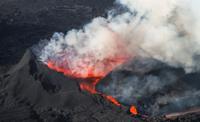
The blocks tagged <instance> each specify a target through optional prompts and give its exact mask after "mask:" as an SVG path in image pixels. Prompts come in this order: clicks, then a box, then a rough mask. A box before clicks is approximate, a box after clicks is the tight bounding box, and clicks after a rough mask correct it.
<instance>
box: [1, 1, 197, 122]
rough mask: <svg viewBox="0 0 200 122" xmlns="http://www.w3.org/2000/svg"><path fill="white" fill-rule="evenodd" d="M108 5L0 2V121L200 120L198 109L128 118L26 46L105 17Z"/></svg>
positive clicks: (110, 3) (122, 110) (125, 110)
mask: <svg viewBox="0 0 200 122" xmlns="http://www.w3.org/2000/svg"><path fill="white" fill-rule="evenodd" d="M113 5H114V0H1V1H0V122H134V121H135V122H140V121H144V122H146V121H147V122H154V121H155V122H164V121H167V122H176V121H180V122H198V121H200V116H199V113H200V112H199V109H198V110H195V111H189V112H183V113H178V114H177V113H172V114H168V115H162V116H155V117H148V116H144V115H140V114H139V115H137V116H131V115H130V112H129V108H128V106H125V105H123V107H122V108H121V107H117V106H115V105H114V104H112V103H110V102H109V101H107V100H106V99H104V98H103V97H102V96H100V95H98V94H96V95H92V94H90V93H87V92H84V91H82V90H80V88H79V84H78V83H79V79H73V78H70V77H66V76H64V75H63V74H61V73H58V72H55V71H53V70H51V69H49V68H48V67H47V66H45V65H44V64H42V63H41V62H38V61H37V59H36V57H35V56H34V54H33V53H32V51H31V50H30V47H31V46H33V45H34V44H37V43H38V42H39V41H40V40H42V39H49V38H51V36H52V34H53V33H54V32H67V31H68V30H70V29H72V28H80V27H82V26H83V25H84V24H86V23H88V22H90V21H91V19H92V18H94V17H96V16H106V14H105V13H106V11H107V10H109V9H110V8H112V7H113ZM108 77H109V76H108ZM191 77H193V76H191ZM195 77H196V76H195ZM196 82H198V79H197V81H196Z"/></svg>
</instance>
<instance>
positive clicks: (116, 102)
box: [105, 95, 121, 106]
mask: <svg viewBox="0 0 200 122" xmlns="http://www.w3.org/2000/svg"><path fill="white" fill-rule="evenodd" d="M105 98H106V99H107V100H109V101H110V102H112V103H113V104H115V105H117V106H121V104H120V103H119V102H118V101H117V100H116V99H115V98H113V97H112V96H109V95H105Z"/></svg>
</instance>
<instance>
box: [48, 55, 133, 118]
mask: <svg viewBox="0 0 200 122" xmlns="http://www.w3.org/2000/svg"><path fill="white" fill-rule="evenodd" d="M125 61H127V58H122V57H120V58H112V59H111V58H110V59H106V60H103V61H99V62H96V63H95V65H94V66H93V67H83V68H84V69H83V70H84V71H85V72H81V71H80V70H76V71H73V70H70V69H69V68H66V66H65V65H67V63H64V64H63V66H62V65H59V66H57V65H56V63H54V62H53V61H48V63H47V66H48V67H49V68H50V69H53V70H56V71H57V72H61V73H63V74H64V75H66V76H71V77H74V78H79V79H86V80H83V82H81V83H80V89H81V90H84V91H88V92H90V93H91V94H100V95H101V96H103V97H104V98H106V99H107V100H109V101H110V102H112V103H113V104H115V105H117V106H121V104H120V103H119V102H118V101H117V100H116V99H115V98H113V97H112V96H109V95H105V94H102V93H100V92H98V91H97V90H96V85H97V84H98V83H99V81H100V80H101V79H102V78H103V77H105V76H106V75H107V74H108V73H109V72H111V71H112V70H113V69H114V68H116V67H117V66H119V65H120V64H122V63H124V62H125ZM102 67H103V68H102ZM130 112H131V113H132V115H136V114H137V110H136V108H135V106H131V107H130Z"/></svg>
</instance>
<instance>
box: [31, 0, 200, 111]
mask: <svg viewBox="0 0 200 122" xmlns="http://www.w3.org/2000/svg"><path fill="white" fill-rule="evenodd" d="M116 4H118V7H119V6H120V7H122V8H124V10H123V11H119V9H117V8H116V9H115V8H114V9H113V10H110V11H109V12H108V16H107V17H106V18H105V17H97V18H94V19H93V20H92V21H91V22H90V23H88V24H86V25H85V26H84V27H83V28H82V29H78V30H77V29H72V30H70V31H68V32H67V33H66V34H64V33H58V32H56V33H55V34H54V35H53V37H52V38H51V39H50V41H45V43H44V42H41V44H40V45H39V46H37V49H36V48H35V51H36V55H37V56H38V59H39V60H40V61H42V62H43V63H45V64H48V63H49V61H52V62H54V65H56V66H58V67H62V68H63V67H64V68H66V69H70V70H71V71H72V72H73V73H77V72H78V73H79V74H81V75H85V76H87V75H88V74H87V73H85V72H89V71H88V69H93V70H94V72H95V73H96V74H99V73H102V72H106V71H107V70H106V68H107V67H108V65H112V64H108V63H100V62H105V60H108V59H109V60H110V59H113V58H117V59H126V60H129V61H131V59H134V58H137V57H142V59H144V61H145V63H144V64H142V65H141V66H144V65H145V68H143V67H140V68H133V69H134V70H135V71H134V72H136V73H137V72H139V73H142V72H143V71H144V73H145V72H148V70H152V68H153V69H154V68H160V67H159V66H161V67H165V65H164V66H163V64H167V66H170V67H173V68H174V69H166V70H163V72H161V73H159V75H145V77H144V78H141V77H138V76H135V75H132V76H130V77H126V78H124V79H123V80H122V81H119V79H117V80H118V81H116V80H114V81H116V82H123V85H122V86H119V85H117V84H116V83H114V84H111V86H110V87H109V88H108V89H106V88H102V89H104V90H105V89H106V90H108V91H109V93H110V92H111V91H112V89H116V88H117V91H115V92H114V93H110V94H111V95H113V96H114V97H116V98H119V99H120V98H121V101H126V103H135V102H136V101H134V100H137V99H138V98H142V97H141V96H145V95H147V96H148V94H147V93H150V94H151V93H152V94H154V93H156V92H157V91H159V90H161V89H163V88H165V87H167V86H170V85H171V84H173V83H175V82H176V81H177V79H178V76H179V73H178V74H177V72H174V71H176V68H183V69H184V71H181V72H182V74H184V73H183V72H186V73H191V72H197V71H199V70H200V63H199V62H200V48H199V47H200V34H198V32H199V30H200V9H199V6H200V2H199V0H116ZM146 59H153V60H156V63H154V61H151V60H146ZM140 61H141V60H140ZM141 62H142V61H141ZM158 62H162V63H163V64H162V63H158ZM135 66H138V65H135ZM84 67H90V68H87V69H85V68H84ZM110 67H112V68H113V67H114V66H110ZM106 73H108V72H106ZM115 76H116V75H115ZM117 76H120V74H118V75H117ZM113 79H116V77H114V78H113ZM136 84H138V85H136ZM120 89H122V90H120ZM106 90H105V91H106ZM195 91H197V90H195ZM185 92H186V93H182V94H181V95H177V97H170V95H166V96H163V97H159V99H156V102H155V101H154V102H155V105H154V106H157V103H159V101H166V100H167V101H174V99H175V98H176V99H178V98H184V96H185V94H187V95H186V96H191V93H192V92H190V90H186V91H185ZM133 93H134V97H135V98H134V97H131V96H132V95H133ZM197 93H199V91H197ZM188 94H189V95H188ZM149 96H151V95H149ZM142 99H143V98H142ZM198 102H199V101H198ZM152 104H153V103H152ZM155 108H156V107H155ZM155 108H154V109H155ZM155 110H156V109H155Z"/></svg>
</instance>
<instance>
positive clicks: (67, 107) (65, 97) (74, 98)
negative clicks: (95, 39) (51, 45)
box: [0, 50, 139, 122]
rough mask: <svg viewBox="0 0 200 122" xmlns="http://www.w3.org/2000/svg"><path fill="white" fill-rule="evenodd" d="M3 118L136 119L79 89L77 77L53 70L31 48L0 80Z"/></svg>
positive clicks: (83, 121) (82, 121)
mask: <svg viewBox="0 0 200 122" xmlns="http://www.w3.org/2000/svg"><path fill="white" fill-rule="evenodd" d="M0 89H1V91H0V121H5V122H8V121H17V122H22V121H29V122H31V121H47V122H52V121H53V122H61V121H65V122H70V121H73V122H113V121H118V120H119V121H120V122H121V121H127V122H128V121H130V122H131V121H134V120H137V121H139V120H138V119H135V118H134V117H131V116H130V115H129V114H128V113H127V111H126V110H122V109H120V108H119V107H117V106H115V105H113V104H112V103H110V102H108V101H107V100H105V99H104V98H103V97H101V96H99V95H91V94H89V93H87V92H84V91H81V90H80V89H79V84H78V81H77V79H73V78H69V77H67V76H64V75H63V74H62V73H58V72H55V71H53V70H50V69H49V68H48V67H47V66H46V65H44V64H42V63H41V62H38V61H37V60H36V58H35V56H34V55H33V54H32V52H31V51H30V50H27V51H26V53H25V55H24V57H23V58H22V60H21V61H20V62H19V63H18V64H17V65H16V66H15V67H13V68H12V69H11V70H10V71H9V72H8V73H7V74H5V75H3V76H2V78H1V82H0Z"/></svg>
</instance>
